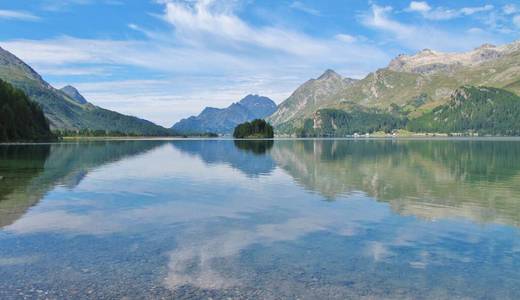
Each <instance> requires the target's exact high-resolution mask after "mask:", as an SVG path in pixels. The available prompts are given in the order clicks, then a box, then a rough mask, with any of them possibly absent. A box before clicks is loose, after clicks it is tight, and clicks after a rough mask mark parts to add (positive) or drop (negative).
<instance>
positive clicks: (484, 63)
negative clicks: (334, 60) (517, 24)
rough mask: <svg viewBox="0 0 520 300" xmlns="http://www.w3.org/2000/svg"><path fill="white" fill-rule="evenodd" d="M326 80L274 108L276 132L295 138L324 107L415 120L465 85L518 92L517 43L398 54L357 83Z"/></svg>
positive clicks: (306, 86)
mask: <svg viewBox="0 0 520 300" xmlns="http://www.w3.org/2000/svg"><path fill="white" fill-rule="evenodd" d="M327 73H329V74H332V73H333V72H332V71H328V72H327ZM326 77H327V78H329V79H328V80H325V82H326V83H325V82H324V81H323V80H320V79H319V78H318V79H315V80H310V81H308V82H306V83H305V84H304V85H302V86H301V87H299V88H298V89H297V90H296V91H295V92H294V93H293V95H291V96H290V97H289V98H288V99H287V100H285V101H284V102H282V103H281V104H280V105H279V108H278V110H277V111H276V112H275V113H274V114H273V116H272V117H271V118H270V120H271V122H272V123H273V124H275V125H276V126H277V127H276V129H277V132H278V133H294V132H295V130H296V128H301V127H302V126H303V123H304V121H305V119H308V118H312V117H313V114H314V113H315V112H316V111H317V110H318V109H323V108H334V109H340V110H344V111H351V110H352V109H359V108H365V109H377V110H380V111H392V110H395V109H398V110H400V111H402V112H403V113H406V115H407V116H408V117H410V118H415V117H418V116H420V115H422V114H423V113H425V112H428V111H431V110H432V109H433V108H435V107H437V106H439V105H442V104H444V103H446V102H447V101H449V100H450V96H451V95H452V93H453V92H454V91H455V90H456V89H457V88H459V87H461V86H465V85H471V86H488V87H495V88H502V89H505V90H508V91H510V92H513V93H519V92H520V41H517V42H514V43H511V44H508V45H503V46H498V47H497V46H493V45H489V44H485V45H483V46H481V47H479V48H476V49H474V50H472V51H469V52H465V53H442V52H437V51H433V50H429V49H426V50H423V51H421V52H419V53H417V54H415V55H400V56H398V57H397V58H395V59H394V60H392V61H391V62H390V63H389V65H388V67H386V68H383V69H379V70H377V71H375V72H372V73H370V74H368V75H367V76H366V77H365V78H363V79H361V80H357V81H356V80H349V81H347V82H345V81H341V80H340V78H341V76H339V75H337V76H326ZM320 78H321V77H320Z"/></svg>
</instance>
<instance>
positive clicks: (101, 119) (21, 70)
mask: <svg viewBox="0 0 520 300" xmlns="http://www.w3.org/2000/svg"><path fill="white" fill-rule="evenodd" d="M0 79H3V80H5V81H6V82H8V83H10V84H12V85H13V86H14V87H16V88H18V89H20V90H22V91H23V92H24V93H25V94H26V95H27V96H28V97H29V98H30V99H31V100H32V101H34V102H37V103H38V104H39V105H40V106H41V107H42V109H43V112H44V114H45V117H46V118H47V119H48V120H49V122H50V126H51V129H53V130H72V131H77V130H82V129H88V130H104V131H113V132H122V133H126V134H138V135H155V136H156V135H164V136H166V135H172V132H171V130H169V129H166V128H164V127H161V126H159V125H156V124H154V123H152V122H150V121H147V120H144V119H140V118H138V117H134V116H127V115H123V114H120V113H118V112H114V111H111V110H107V109H104V108H101V107H98V106H95V105H93V104H91V103H89V102H88V101H87V100H86V99H84V98H83V96H81V94H80V93H79V92H77V94H78V95H79V96H81V98H82V100H81V98H79V96H78V95H74V94H72V95H69V94H68V93H67V92H66V91H63V90H58V89H55V88H54V87H52V86H51V85H50V84H49V83H47V82H46V81H45V80H44V79H43V78H42V76H41V75H40V74H38V73H37V72H36V71H35V70H34V69H33V68H32V67H31V66H29V65H28V64H26V63H25V62H23V61H22V60H21V59H20V58H18V57H17V56H15V55H14V54H12V53H10V52H9V51H7V50H5V49H3V48H0ZM66 90H67V89H66ZM74 90H75V89H74ZM76 91H77V90H76ZM78 99H79V101H78ZM83 102H84V103H83Z"/></svg>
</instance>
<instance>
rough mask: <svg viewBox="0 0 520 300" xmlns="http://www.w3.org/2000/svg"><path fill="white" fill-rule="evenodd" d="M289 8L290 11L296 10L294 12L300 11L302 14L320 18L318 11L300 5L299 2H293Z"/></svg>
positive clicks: (302, 4)
mask: <svg viewBox="0 0 520 300" xmlns="http://www.w3.org/2000/svg"><path fill="white" fill-rule="evenodd" d="M290 7H291V8H292V9H296V10H299V11H302V12H304V13H307V14H309V15H313V16H321V13H320V11H319V10H317V9H315V8H312V7H310V6H308V5H306V4H304V3H302V2H301V1H294V2H293V3H291V5H290Z"/></svg>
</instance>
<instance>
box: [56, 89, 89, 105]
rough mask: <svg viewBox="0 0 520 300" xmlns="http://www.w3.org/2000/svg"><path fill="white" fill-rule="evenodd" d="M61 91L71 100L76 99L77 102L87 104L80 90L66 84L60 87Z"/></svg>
mask: <svg viewBox="0 0 520 300" xmlns="http://www.w3.org/2000/svg"><path fill="white" fill-rule="evenodd" d="M60 91H62V92H63V93H65V94H66V95H67V96H69V97H70V98H71V99H72V100H74V101H76V102H77V103H79V104H87V103H88V101H87V99H85V97H83V95H81V94H80V92H79V91H78V90H77V89H76V88H75V87H73V86H71V85H67V86H64V87H63V88H61V89H60Z"/></svg>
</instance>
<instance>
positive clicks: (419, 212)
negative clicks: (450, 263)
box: [270, 140, 520, 226]
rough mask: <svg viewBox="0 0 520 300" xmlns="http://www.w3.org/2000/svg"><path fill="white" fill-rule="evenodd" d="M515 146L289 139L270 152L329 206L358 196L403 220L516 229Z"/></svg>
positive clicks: (519, 203) (518, 167)
mask: <svg viewBox="0 0 520 300" xmlns="http://www.w3.org/2000/svg"><path fill="white" fill-rule="evenodd" d="M519 151H520V142H518V141H319V140H314V141H313V140H308V141H286V142H278V143H276V144H275V146H274V147H273V149H272V150H271V151H270V154H271V155H272V157H273V159H274V160H275V161H276V163H277V165H278V166H279V167H281V168H283V169H284V170H286V171H287V172H288V173H289V174H290V175H291V176H293V177H294V180H295V181H296V182H297V183H298V184H300V185H302V186H304V187H305V188H307V189H309V190H312V191H316V192H319V193H320V194H322V195H323V196H324V197H326V198H327V199H330V200H335V199H339V198H341V197H342V195H347V194H350V193H356V192H362V193H366V194H367V195H369V196H370V197H373V198H375V199H376V200H378V201H382V202H388V203H389V204H390V206H391V207H392V209H394V210H395V211H396V212H398V213H400V214H404V215H415V216H418V217H421V218H426V219H438V218H450V217H464V218H467V219H470V220H473V221H477V222H491V223H503V224H510V225H515V226H520V158H519V157H518V155H517V153H519Z"/></svg>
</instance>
